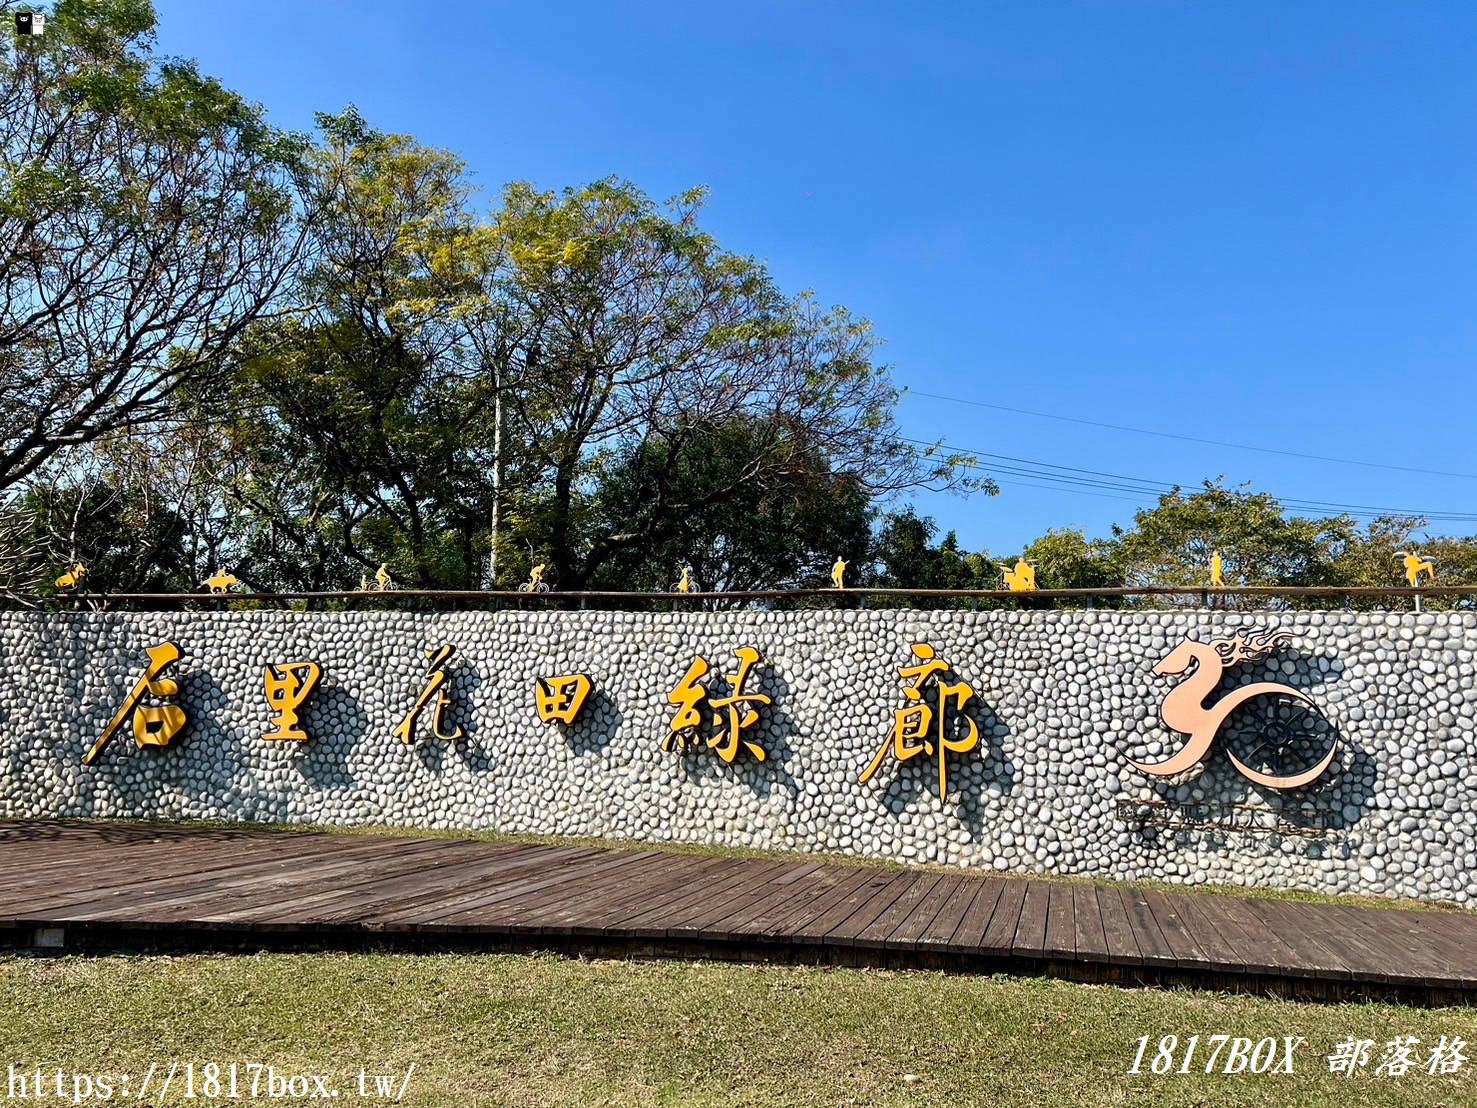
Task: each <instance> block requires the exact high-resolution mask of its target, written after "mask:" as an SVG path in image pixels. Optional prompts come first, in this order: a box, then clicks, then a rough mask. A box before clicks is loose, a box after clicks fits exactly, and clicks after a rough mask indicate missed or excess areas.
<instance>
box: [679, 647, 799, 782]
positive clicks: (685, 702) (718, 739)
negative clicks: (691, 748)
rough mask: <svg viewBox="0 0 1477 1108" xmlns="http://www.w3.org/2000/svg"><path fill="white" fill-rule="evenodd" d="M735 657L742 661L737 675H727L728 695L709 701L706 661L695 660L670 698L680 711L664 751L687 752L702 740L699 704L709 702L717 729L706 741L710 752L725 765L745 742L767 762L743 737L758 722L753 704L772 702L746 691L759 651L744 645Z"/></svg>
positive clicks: (757, 755)
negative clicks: (678, 748) (677, 747)
mask: <svg viewBox="0 0 1477 1108" xmlns="http://www.w3.org/2000/svg"><path fill="white" fill-rule="evenodd" d="M734 654H735V656H736V657H737V658H738V660H739V668H738V672H737V673H733V674H729V675H727V680H728V687H729V695H728V696H724V697H715V698H711V699H710V698H709V696H708V690H707V688H705V687H704V686H703V685H702V683H701V682H702V679H703V678H704V677H706V676H707V674H708V670H709V666H708V662H707V660H706V659H705V658H703V657H701V656H699V657H697V658H695V659H694V660H693V663H692V665H690V666H689V667H688V668H687V672H686V673H685V674H684V675H683V677H682V680H681V681H679V682H677V687H676V688H675V689H673V690H672V692H671V693H670V694H669V695H668V696H667V701H668V703H670V704H673V705H675V706H676V707H677V712H676V714H675V715H674V716H673V717H672V725H671V730H670V731H669V732H668V733H667V737H666V738H665V739H664V740H663V741H662V749H663V750H671V749H672V746H673V744H674V743H677V744H680V745H681V747H682V749H683V750H686V749H687V743H688V741H689V740H691V741H693V742H696V741H698V740H699V739H701V738H702V735H701V728H702V725H703V720H704V714H703V712H702V710H701V708H700V705H702V704H703V703H704V701H706V702H707V706H708V707H709V708H712V709H713V726H714V727H716V728H717V729H718V730H717V731H716V732H715V733H714V734H712V735H710V736H709V737H708V738H707V746H708V749H709V750H716V751H717V752H718V757H720V758H722V759H723V760H724V761H725V762H732V761H733V760H734V758H735V757H736V756H737V755H738V749H739V743H740V742H742V743H743V745H744V746H745V747H747V748H748V750H749V753H751V754H753V755H754V757H755V758H757V759H758V760H759V761H761V762H762V761H764V758H765V753H764V748H763V747H762V746H760V745H759V744H758V743H756V742H752V741H751V740H749V739H747V738H744V735H743V733H744V732H745V731H747V730H748V729H749V728H750V727H753V726H754V724H756V723H758V722H759V713H758V712H756V711H755V710H754V709H753V707H751V705H754V704H770V703H773V702H772V701H771V699H770V698H769V697H767V696H765V695H764V694H763V693H745V692H744V682H745V681H746V680H748V677H749V670H750V669H752V668H753V667H754V665H755V664H756V663H757V662H758V661H759V651H757V650H755V649H754V648H753V647H751V646H744V647H740V648H739V649H738V650H736V651H734Z"/></svg>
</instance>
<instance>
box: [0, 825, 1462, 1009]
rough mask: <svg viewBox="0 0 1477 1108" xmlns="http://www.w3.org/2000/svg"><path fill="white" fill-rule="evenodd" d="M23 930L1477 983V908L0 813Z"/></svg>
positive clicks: (1295, 984) (110, 938)
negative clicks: (1371, 904)
mask: <svg viewBox="0 0 1477 1108" xmlns="http://www.w3.org/2000/svg"><path fill="white" fill-rule="evenodd" d="M0 936H3V941H4V943H5V945H7V946H9V947H11V948H34V947H43V948H53V949H56V948H60V949H63V950H73V949H76V950H118V949H141V948H156V947H157V948H175V949H177V948H187V949H189V948H194V949H199V948H208V949H237V948H241V947H252V948H262V947H298V948H302V947H310V948H321V947H363V946H366V945H368V946H399V947H404V948H410V949H421V948H443V949H444V948H450V949H499V950H506V949H514V950H528V949H543V950H557V951H568V952H573V953H589V954H599V955H627V956H653V955H659V956H674V957H702V958H729V959H734V958H737V959H754V960H783V961H803V962H825V963H831V964H839V965H880V966H895V967H935V968H947V969H956V970H966V971H991V972H994V971H1008V972H1013V973H1026V974H1050V975H1054V976H1060V977H1067V978H1071V979H1074V980H1084V981H1105V982H1118V983H1123V984H1136V983H1141V984H1179V985H1193V986H1203V987H1210V988H1223V989H1235V990H1238V991H1254V992H1272V993H1278V994H1282V995H1289V996H1300V997H1308V998H1315V999H1337V998H1345V997H1351V996H1387V997H1394V998H1400V999H1404V1000H1408V1001H1413V1002H1417V1003H1451V1002H1463V1003H1470V1002H1472V1001H1474V1000H1477V913H1469V912H1451V911H1409V910H1398V909H1386V908H1360V907H1353V906H1346V905H1328V904H1304V903H1295V902H1290V901H1282V900H1271V899H1248V898H1241V897H1232V896H1222V895H1212V894H1205V893H1195V892H1158V891H1152V890H1146V889H1136V888H1132V887H1128V886H1119V885H1091V884H1087V883H1085V882H1076V881H1070V882H1069V881H1050V880H1036V879H1027V878H1017V877H997V876H982V875H977V874H969V873H959V872H950V873H945V872H939V871H936V870H900V869H893V868H879V867H874V866H863V865H849V864H845V863H841V862H824V861H800V860H796V861H789V860H785V861H781V860H770V859H763V858H744V859H739V858H717V857H710V856H705V855H695V854H682V853H676V852H664V851H661V850H655V849H645V850H643V849H635V848H631V849H614V848H597V847H590V846H576V845H567V846H560V845H526V844H514V843H505V842H504V843H497V842H482V841H478V840H473V839H446V838H437V839H428V838H410V837H399V836H393V835H380V834H374V835H350V834H331V833H308V832H295V831H265V830H254V829H250V830H249V829H242V830H205V829H190V828H181V827H175V826H168V825H152V824H128V823H49V822H26V823H0Z"/></svg>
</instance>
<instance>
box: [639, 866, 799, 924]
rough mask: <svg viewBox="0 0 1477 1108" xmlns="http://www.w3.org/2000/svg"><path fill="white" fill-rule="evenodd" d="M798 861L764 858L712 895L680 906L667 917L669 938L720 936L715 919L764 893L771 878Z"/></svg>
mask: <svg viewBox="0 0 1477 1108" xmlns="http://www.w3.org/2000/svg"><path fill="white" fill-rule="evenodd" d="M794 864H795V863H793V862H791V863H784V862H761V863H759V864H757V865H751V866H749V867H746V868H747V872H746V873H745V874H744V876H743V878H742V879H741V880H739V881H738V882H736V883H733V884H731V885H729V886H728V887H726V888H724V889H723V890H721V891H719V892H716V893H715V894H713V895H711V896H705V897H700V898H699V899H697V900H696V901H694V902H692V903H691V904H688V905H687V906H685V907H682V908H677V909H675V910H674V911H672V912H671V913H670V914H669V915H668V916H667V918H666V921H665V922H666V936H667V938H669V939H701V938H716V937H720V936H715V935H714V934H713V933H712V932H711V930H710V929H711V925H712V923H713V921H714V920H716V919H722V918H723V917H724V916H726V915H728V914H729V913H730V912H731V911H733V908H734V907H735V906H737V905H739V904H742V903H746V902H747V901H748V900H750V899H752V898H754V897H757V896H762V895H763V894H764V892H765V890H766V889H767V887H768V885H769V883H770V881H771V880H772V879H773V878H775V877H777V876H779V875H780V874H781V873H784V872H785V871H786V870H787V869H788V868H789V867H790V866H793V865H794Z"/></svg>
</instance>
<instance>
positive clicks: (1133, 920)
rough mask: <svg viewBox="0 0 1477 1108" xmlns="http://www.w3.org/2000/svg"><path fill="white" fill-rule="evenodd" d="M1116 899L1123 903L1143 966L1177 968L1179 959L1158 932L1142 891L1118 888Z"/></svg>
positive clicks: (1151, 910) (1156, 923)
mask: <svg viewBox="0 0 1477 1108" xmlns="http://www.w3.org/2000/svg"><path fill="white" fill-rule="evenodd" d="M1118 898H1119V900H1121V901H1122V902H1123V912H1124V914H1125V916H1126V917H1127V918H1128V925H1129V927H1131V928H1132V929H1133V938H1134V941H1135V942H1136V943H1137V944H1138V948H1139V958H1140V959H1142V961H1143V964H1144V965H1146V966H1161V967H1165V968H1177V967H1178V966H1179V959H1178V958H1177V957H1175V953H1174V948H1173V947H1172V946H1170V945H1169V942H1168V941H1167V940H1166V939H1165V938H1164V935H1163V933H1162V932H1161V931H1160V930H1159V923H1158V921H1157V920H1156V919H1155V918H1154V912H1153V909H1151V908H1150V907H1149V902H1148V900H1146V899H1145V897H1144V894H1143V891H1142V890H1140V889H1133V888H1120V889H1119V890H1118Z"/></svg>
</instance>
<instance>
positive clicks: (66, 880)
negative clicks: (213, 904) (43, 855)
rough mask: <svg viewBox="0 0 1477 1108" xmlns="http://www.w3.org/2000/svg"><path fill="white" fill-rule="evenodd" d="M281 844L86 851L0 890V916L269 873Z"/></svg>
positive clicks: (334, 848)
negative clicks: (109, 853) (118, 855)
mask: <svg viewBox="0 0 1477 1108" xmlns="http://www.w3.org/2000/svg"><path fill="white" fill-rule="evenodd" d="M282 845H283V844H281V843H278V842H273V841H265V842H258V843H255V844H249V845H246V846H243V847H239V848H235V849H232V850H221V849H218V848H214V847H206V848H204V849H202V848H201V847H199V846H195V847H191V846H189V845H188V844H178V845H175V846H172V847H171V848H170V851H169V852H168V853H167V854H163V855H152V854H151V855H147V856H144V857H134V856H133V855H132V852H131V850H130V852H129V854H128V855H126V856H125V857H124V858H122V859H119V860H116V861H114V860H112V859H109V860H108V861H107V862H104V861H103V860H102V856H100V855H99V854H98V853H97V852H95V851H93V850H88V851H86V852H85V854H84V855H83V856H82V857H80V858H79V859H78V860H77V861H76V862H75V863H74V864H73V865H72V866H71V867H70V868H69V869H68V870H66V871H48V873H47V874H45V875H43V876H42V877H41V878H38V880H37V881H36V882H34V883H32V884H30V885H28V886H27V885H21V884H19V883H17V884H15V885H12V886H10V887H5V888H0V915H5V914H11V913H14V914H24V913H25V912H27V911H30V910H45V911H51V910H53V909H55V908H58V907H61V906H63V905H67V904H78V903H81V902H83V901H87V900H95V899H99V898H101V897H105V896H132V895H133V894H134V893H136V892H139V891H142V890H145V889H149V888H154V887H157V886H159V885H161V884H162V883H164V882H168V881H173V880H179V879H182V878H187V877H189V876H191V875H195V876H198V877H199V878H200V879H202V880H208V879H209V878H210V877H211V876H217V875H220V874H224V873H251V872H256V871H258V870H261V869H270V868H272V867H274V866H277V865H279V864H280V863H281V861H282V858H283V849H282ZM368 850H369V847H368V846H367V845H365V844H363V843H356V842H353V841H344V842H342V843H336V844H331V845H330V846H328V847H322V846H319V847H316V848H314V849H313V850H311V851H309V852H306V853H304V854H303V855H302V857H303V858H304V860H305V861H304V864H309V863H311V862H312V861H315V860H317V859H320V858H328V857H338V856H343V855H345V854H349V853H351V852H352V853H359V854H362V853H366V852H368Z"/></svg>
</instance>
